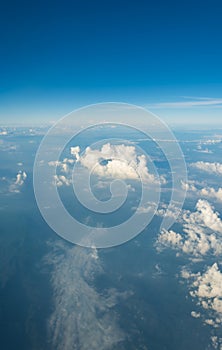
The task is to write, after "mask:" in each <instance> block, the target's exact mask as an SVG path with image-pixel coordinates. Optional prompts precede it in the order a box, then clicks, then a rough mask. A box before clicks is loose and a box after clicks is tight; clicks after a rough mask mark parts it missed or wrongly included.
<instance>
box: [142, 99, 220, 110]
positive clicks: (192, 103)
mask: <svg viewBox="0 0 222 350" xmlns="http://www.w3.org/2000/svg"><path fill="white" fill-rule="evenodd" d="M220 105H222V99H221V98H218V99H213V98H205V97H203V98H200V97H199V98H192V99H190V100H188V101H185V100H184V101H178V102H161V103H155V104H150V105H148V107H149V108H190V107H201V106H220Z"/></svg>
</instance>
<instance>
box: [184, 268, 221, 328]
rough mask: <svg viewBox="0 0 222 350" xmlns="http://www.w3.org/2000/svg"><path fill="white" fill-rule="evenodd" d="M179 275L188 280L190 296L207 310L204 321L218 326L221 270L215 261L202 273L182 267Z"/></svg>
mask: <svg viewBox="0 0 222 350" xmlns="http://www.w3.org/2000/svg"><path fill="white" fill-rule="evenodd" d="M181 277H182V278H184V279H186V280H187V281H188V284H189V289H190V295H191V297H192V298H194V300H197V304H198V305H199V306H201V307H202V308H203V309H205V310H208V314H207V318H205V319H204V323H206V324H208V325H212V326H214V327H219V326H220V325H221V322H222V272H221V271H220V269H219V267H218V265H217V263H214V264H213V265H212V266H209V267H207V269H206V271H205V272H203V273H202V274H201V273H200V272H198V273H191V272H189V271H187V270H185V269H183V270H182V273H181ZM209 316H210V317H209Z"/></svg>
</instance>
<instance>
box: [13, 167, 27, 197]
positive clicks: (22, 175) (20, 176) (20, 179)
mask: <svg viewBox="0 0 222 350" xmlns="http://www.w3.org/2000/svg"><path fill="white" fill-rule="evenodd" d="M26 178H27V174H26V172H25V171H19V172H18V173H17V175H16V180H15V182H14V183H12V184H11V185H10V187H9V191H10V192H15V193H19V192H20V187H21V186H22V185H23V184H24V182H25V180H26Z"/></svg>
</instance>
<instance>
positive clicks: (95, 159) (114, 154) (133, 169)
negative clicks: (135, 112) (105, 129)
mask: <svg viewBox="0 0 222 350" xmlns="http://www.w3.org/2000/svg"><path fill="white" fill-rule="evenodd" d="M78 160H79V162H80V163H81V164H82V165H83V166H84V167H85V168H87V169H89V170H93V173H94V174H95V175H98V176H100V177H105V178H118V179H128V180H139V179H140V177H141V179H142V180H143V181H147V182H155V181H156V178H155V176H154V175H153V174H150V173H149V171H148V167H147V162H146V157H145V155H144V154H142V155H137V153H136V148H135V147H134V146H128V145H127V146H126V145H123V144H122V145H111V144H110V143H107V144H105V145H103V146H102V147H101V149H91V148H90V147H87V148H86V150H85V153H84V154H83V155H82V156H81V157H79V158H78Z"/></svg>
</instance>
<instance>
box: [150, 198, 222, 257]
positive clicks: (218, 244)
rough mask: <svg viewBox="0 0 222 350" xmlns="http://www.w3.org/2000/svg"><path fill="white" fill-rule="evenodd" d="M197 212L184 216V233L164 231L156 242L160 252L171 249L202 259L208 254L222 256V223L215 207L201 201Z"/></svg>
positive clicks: (186, 213)
mask: <svg viewBox="0 0 222 350" xmlns="http://www.w3.org/2000/svg"><path fill="white" fill-rule="evenodd" d="M196 209H197V210H196V211H195V212H193V213H191V212H189V211H187V212H185V214H184V215H183V233H182V234H181V233H176V232H174V231H173V230H169V231H167V230H163V231H162V232H161V233H160V234H159V236H158V238H157V241H156V247H157V250H158V251H161V250H162V249H164V248H166V247H169V248H172V249H174V250H176V251H177V252H183V253H185V254H189V255H191V256H192V257H194V258H200V257H202V256H203V255H205V254H207V253H213V254H216V255H220V254H222V237H221V234H222V221H221V219H220V218H219V215H218V213H217V212H215V211H214V209H213V207H212V206H211V205H210V203H208V202H207V201H205V200H199V201H198V202H197V204H196Z"/></svg>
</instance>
